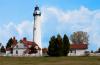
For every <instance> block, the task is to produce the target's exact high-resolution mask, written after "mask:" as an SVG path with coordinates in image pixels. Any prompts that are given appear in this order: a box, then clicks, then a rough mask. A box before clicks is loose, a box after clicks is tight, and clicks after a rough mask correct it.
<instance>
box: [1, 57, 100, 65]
mask: <svg viewBox="0 0 100 65" xmlns="http://www.w3.org/2000/svg"><path fill="white" fill-rule="evenodd" d="M0 65H100V57H0Z"/></svg>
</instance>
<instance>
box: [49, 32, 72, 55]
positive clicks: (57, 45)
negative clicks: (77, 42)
mask: <svg viewBox="0 0 100 65" xmlns="http://www.w3.org/2000/svg"><path fill="white" fill-rule="evenodd" d="M69 48H70V44H69V40H68V37H67V35H64V37H63V39H62V37H61V36H60V34H58V35H57V38H56V37H55V36H52V37H51V39H50V41H49V47H48V55H49V56H66V55H67V54H68V52H69Z"/></svg>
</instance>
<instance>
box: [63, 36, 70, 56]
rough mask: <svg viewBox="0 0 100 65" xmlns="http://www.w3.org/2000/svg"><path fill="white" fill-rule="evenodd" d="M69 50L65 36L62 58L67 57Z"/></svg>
mask: <svg viewBox="0 0 100 65" xmlns="http://www.w3.org/2000/svg"><path fill="white" fill-rule="evenodd" d="M69 50H70V43H69V39H68V37H67V35H66V34H65V35H64V37H63V54H64V56H66V55H68V53H69Z"/></svg>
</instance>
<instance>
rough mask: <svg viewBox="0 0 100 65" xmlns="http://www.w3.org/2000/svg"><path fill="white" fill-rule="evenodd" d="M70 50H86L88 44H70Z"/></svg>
mask: <svg viewBox="0 0 100 65" xmlns="http://www.w3.org/2000/svg"><path fill="white" fill-rule="evenodd" d="M70 48H71V49H87V48H88V44H71V45H70Z"/></svg>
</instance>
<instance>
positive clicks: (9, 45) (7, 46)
mask: <svg viewBox="0 0 100 65" xmlns="http://www.w3.org/2000/svg"><path fill="white" fill-rule="evenodd" d="M12 44H13V39H12V38H10V39H9V40H8V42H7V45H6V48H11V45H12Z"/></svg>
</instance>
